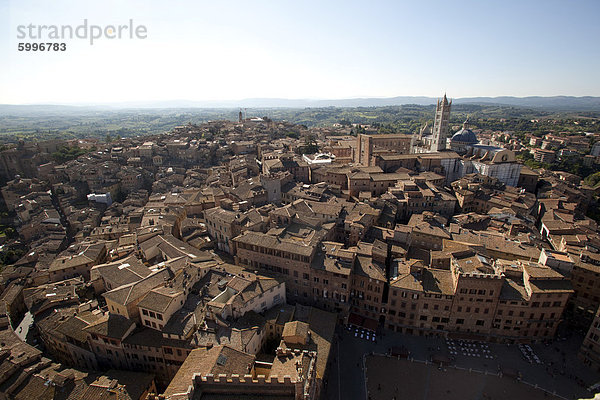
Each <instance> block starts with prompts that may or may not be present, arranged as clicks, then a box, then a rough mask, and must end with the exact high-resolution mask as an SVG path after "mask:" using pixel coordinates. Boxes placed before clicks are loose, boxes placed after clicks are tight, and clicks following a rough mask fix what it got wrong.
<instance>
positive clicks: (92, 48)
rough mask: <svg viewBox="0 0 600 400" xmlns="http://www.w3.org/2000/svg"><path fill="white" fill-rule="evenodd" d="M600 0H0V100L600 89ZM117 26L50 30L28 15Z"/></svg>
mask: <svg viewBox="0 0 600 400" xmlns="http://www.w3.org/2000/svg"><path fill="white" fill-rule="evenodd" d="M599 16H600V1H598V0H590V1H576V0H574V1H565V0H559V1H549V0H544V1H527V0H518V1H512V0H502V1H491V0H490V1H487V0H473V1H460V0H456V1H449V0H443V1H415V0H411V1H373V0H371V1H368V2H367V1H363V2H358V1H356V2H355V1H347V0H346V1H326V0H321V1H304V0H303V1H299V0H298V1H281V0H276V1H270V2H267V1H239V2H234V1H225V0H224V1H215V0H212V1H177V0H170V1H167V0H161V1H154V0H144V1H123V0H95V1H86V0H72V1H66V0H52V1H47V0H41V1H30V0H10V1H9V0H0V54H2V61H1V62H0V103H12V104H21V103H106V102H122V101H139V100H142V101H144V100H174V99H186V100H226V99H230V100H235V99H243V98H250V97H283V98H312V99H316V98H321V99H333V98H349V97H363V96H369V97H391V96H413V95H414V96H420V95H423V96H439V95H441V94H443V92H444V91H447V92H448V95H449V96H451V97H471V96H502V95H509V96H529V95H574V96H584V95H591V96H598V95H600V77H599V73H598V71H600V23H599V21H598V18H599ZM86 18H87V19H88V24H90V25H91V24H95V25H102V26H106V25H121V24H128V23H129V20H130V19H133V21H134V24H135V25H142V24H143V25H144V26H145V27H146V28H147V38H146V39H133V40H132V39H120V40H117V39H114V40H109V39H99V40H98V41H97V42H95V43H94V44H93V45H90V44H89V40H84V39H66V40H62V41H61V40H54V41H58V42H65V43H66V44H67V50H66V51H64V52H47V51H46V52H19V51H17V46H18V43H19V42H39V40H35V39H18V38H17V26H18V25H29V24H34V25H67V24H69V25H73V26H74V27H75V26H77V25H81V24H82V23H83V20H84V19H86Z"/></svg>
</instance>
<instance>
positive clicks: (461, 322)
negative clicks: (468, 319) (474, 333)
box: [456, 318, 465, 325]
mask: <svg viewBox="0 0 600 400" xmlns="http://www.w3.org/2000/svg"><path fill="white" fill-rule="evenodd" d="M456 323H457V324H458V325H462V324H464V323H465V320H464V319H463V318H458V319H457V320H456Z"/></svg>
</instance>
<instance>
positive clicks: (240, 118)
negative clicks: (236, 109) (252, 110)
mask: <svg viewBox="0 0 600 400" xmlns="http://www.w3.org/2000/svg"><path fill="white" fill-rule="evenodd" d="M242 119H243V118H242V109H241V108H240V113H239V114H238V122H239V123H240V124H241V123H242Z"/></svg>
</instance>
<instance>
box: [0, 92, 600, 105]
mask: <svg viewBox="0 0 600 400" xmlns="http://www.w3.org/2000/svg"><path fill="white" fill-rule="evenodd" d="M445 94H446V96H448V93H447V92H446V93H445ZM443 96H444V94H442V95H441V96H426V95H398V96H356V97H340V98H317V97H314V98H311V97H298V98H294V97H245V98H242V99H220V100H214V99H213V100H208V99H203V100H190V99H164V100H126V101H114V102H85V101H82V102H31V103H0V106H65V107H103V106H113V107H123V106H126V105H130V104H152V103H190V104H193V103H205V104H211V103H213V104H219V103H221V104H227V105H228V106H227V108H231V107H232V108H235V107H236V106H235V103H244V102H248V101H285V102H323V103H324V102H335V101H360V100H379V101H385V100H394V99H400V98H405V99H411V98H412V99H421V100H436V99H440V98H442V97H443ZM448 98H449V99H452V100H463V101H464V100H471V99H474V100H478V99H486V100H488V99H489V100H494V99H520V100H526V99H552V98H570V99H600V95H598V96H592V95H584V96H575V95H567V94H557V95H527V96H510V95H499V96H465V97H453V96H448ZM179 107H181V106H179ZM198 107H204V108H211V106H198ZM212 107H215V108H225V107H224V106H212ZM240 107H242V108H243V107H244V106H243V105H241V106H240ZM270 107H276V106H270ZM281 107H282V108H289V106H281Z"/></svg>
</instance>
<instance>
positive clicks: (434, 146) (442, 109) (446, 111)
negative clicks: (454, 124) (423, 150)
mask: <svg viewBox="0 0 600 400" xmlns="http://www.w3.org/2000/svg"><path fill="white" fill-rule="evenodd" d="M451 107H452V100H450V102H448V99H447V98H446V93H444V98H443V99H442V100H438V102H437V107H436V109H435V121H434V122H433V139H432V141H431V148H430V150H431V151H440V150H444V149H445V148H446V138H447V137H448V122H449V120H450V108H451Z"/></svg>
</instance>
